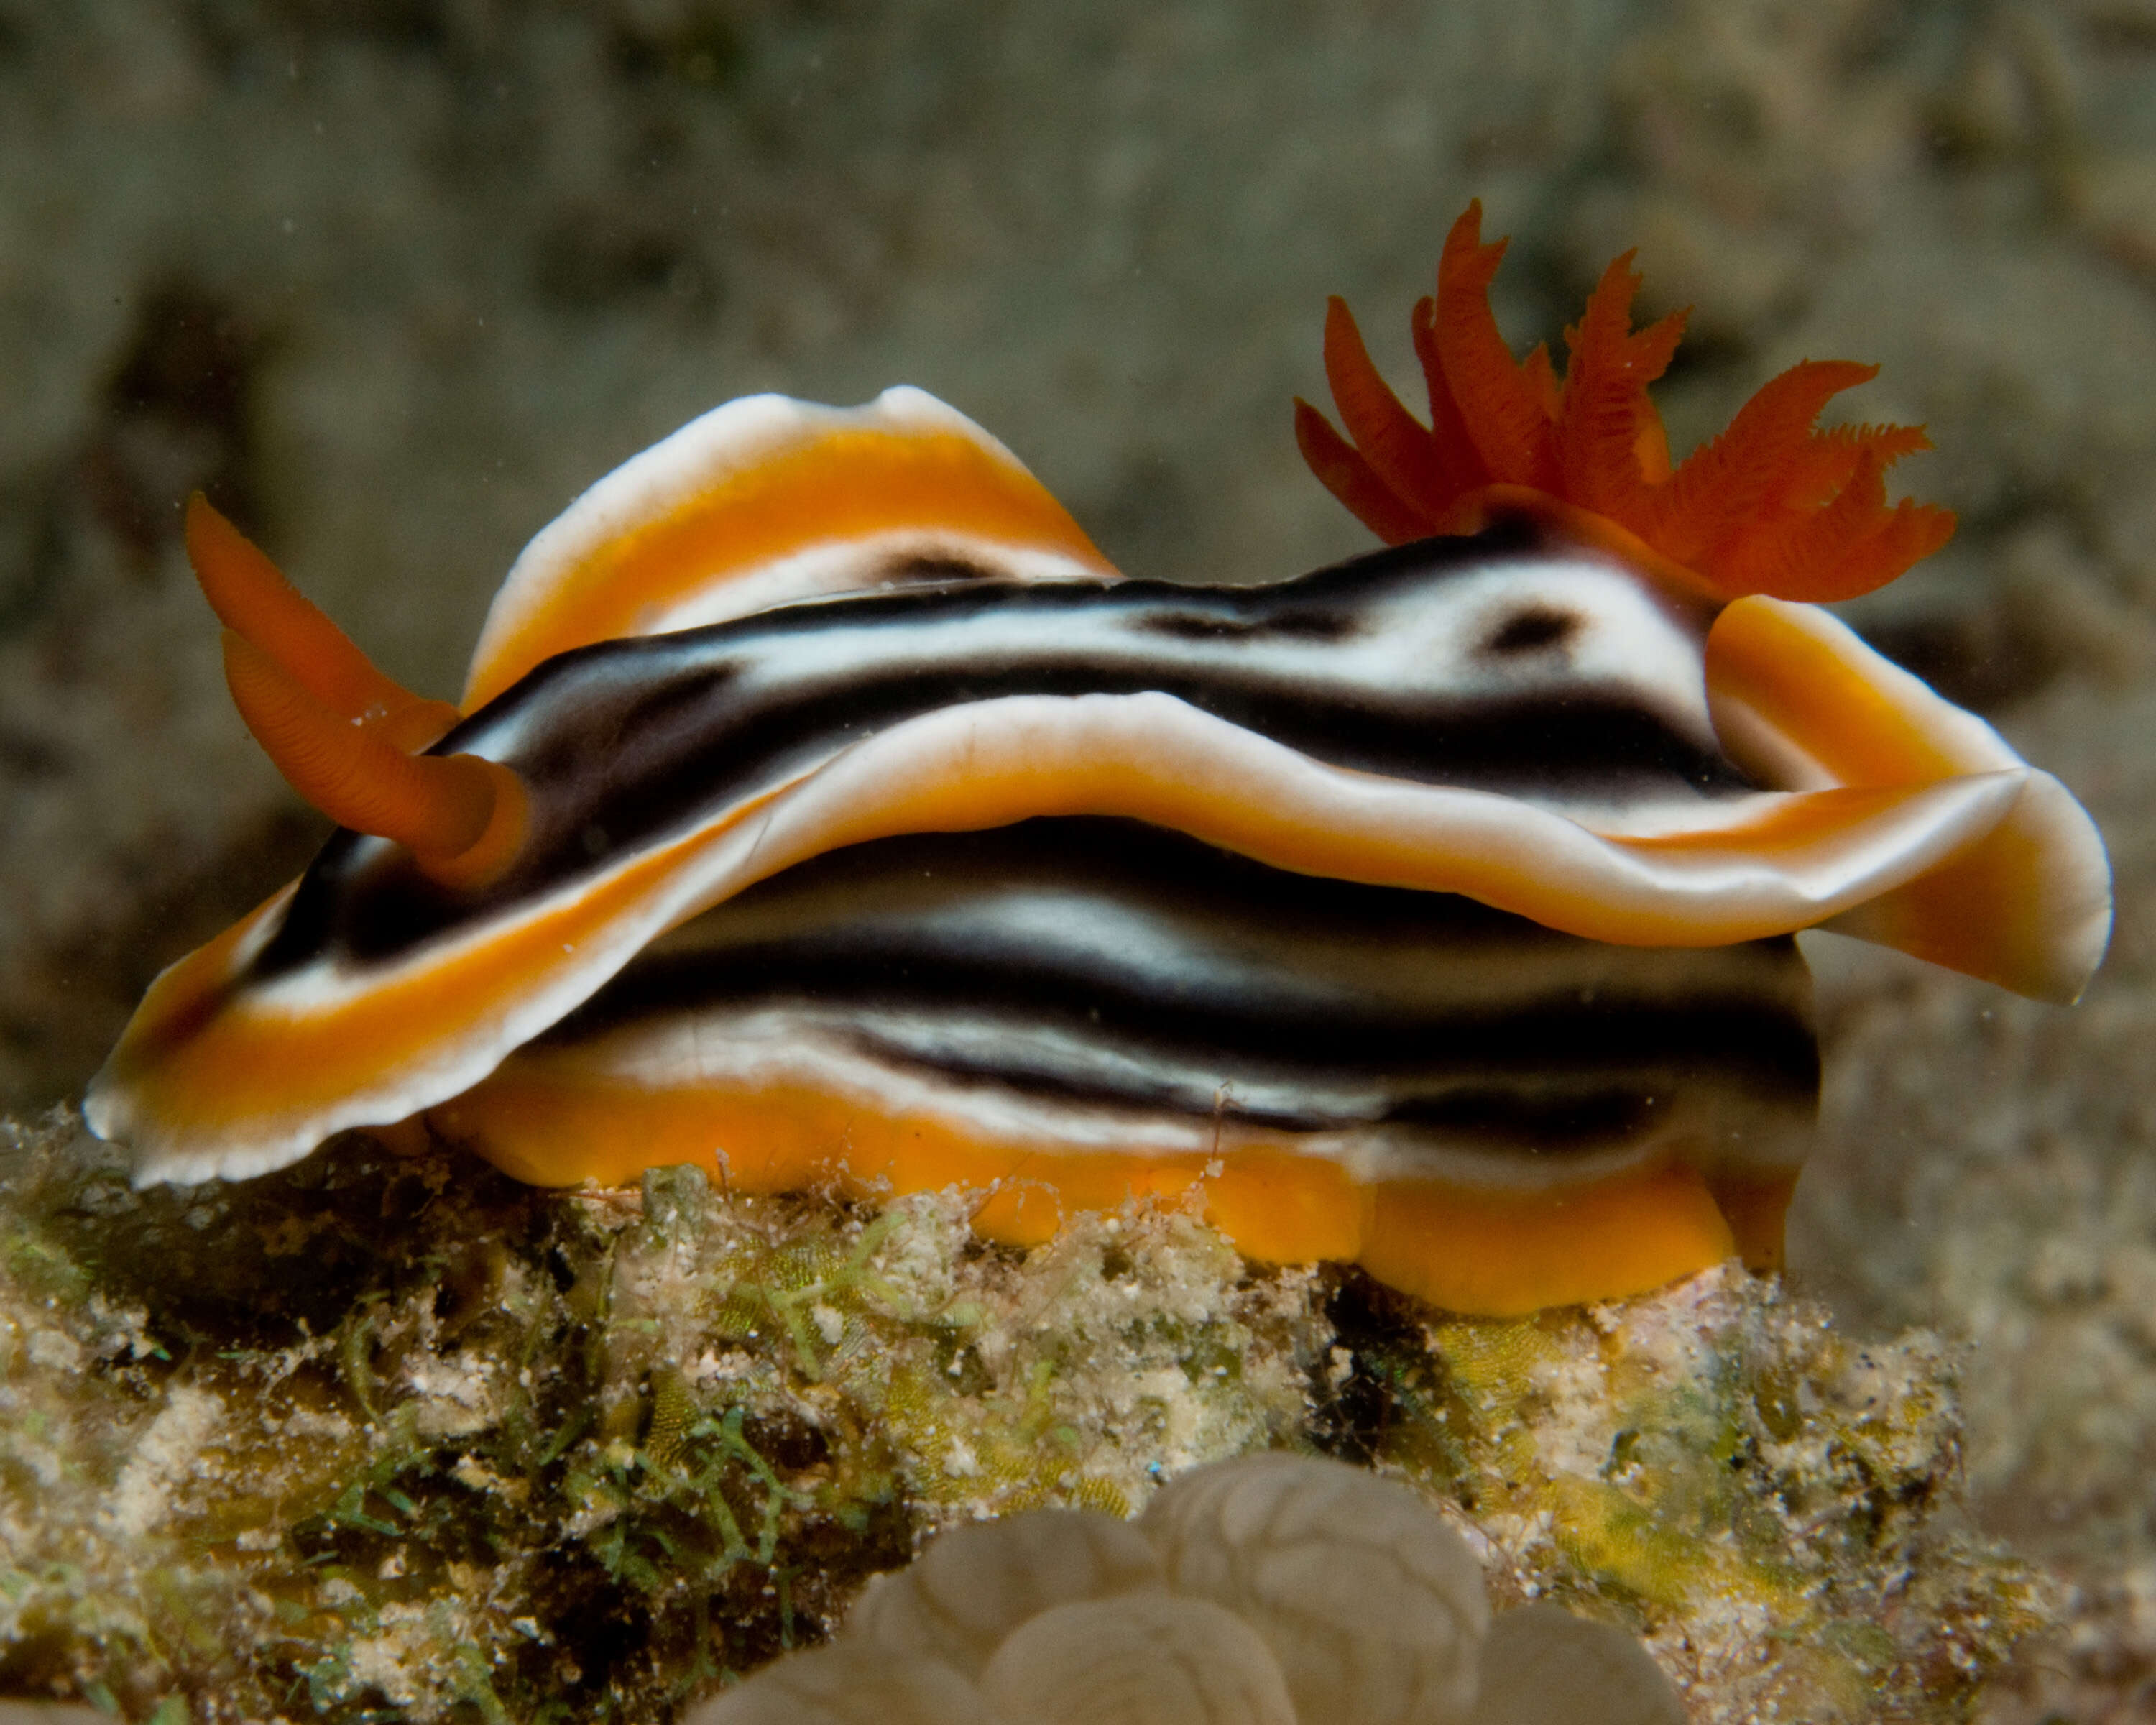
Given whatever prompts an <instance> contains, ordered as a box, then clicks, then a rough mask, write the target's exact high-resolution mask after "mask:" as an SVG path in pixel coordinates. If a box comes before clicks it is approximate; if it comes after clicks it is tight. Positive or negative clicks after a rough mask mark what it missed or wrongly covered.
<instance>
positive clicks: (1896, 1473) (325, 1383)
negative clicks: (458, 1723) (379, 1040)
mask: <svg viewBox="0 0 2156 1725" xmlns="http://www.w3.org/2000/svg"><path fill="white" fill-rule="evenodd" d="M967 1209H968V1204H967V1203H966V1202H965V1201H963V1200H962V1199H958V1198H954V1197H934V1198H918V1199H908V1200H906V1201H905V1202H903V1203H901V1204H894V1205H893V1206H891V1208H890V1209H886V1210H883V1211H880V1212H879V1211H875V1210H871V1209H858V1208H848V1207H844V1206H841V1205H837V1204H830V1203H827V1202H824V1201H822V1200H819V1199H813V1198H811V1199H799V1200H773V1199H743V1198H737V1197H733V1196H731V1195H730V1194H726V1192H724V1191H723V1190H718V1189H712V1188H711V1187H709V1186H708V1185H707V1184H706V1183H705V1181H704V1180H703V1178H701V1176H700V1175H697V1174H696V1173H693V1172H692V1171H687V1170H680V1169H675V1170H667V1171H663V1172H661V1173H655V1174H654V1175H652V1176H649V1178H647V1179H646V1180H645V1182H644V1186H643V1188H642V1189H641V1190H640V1191H630V1192H617V1193H546V1192H540V1191H535V1190H532V1189H526V1188H523V1187H520V1186H516V1185H515V1184H514V1183H511V1182H509V1181H507V1180H506V1179H504V1178H501V1177H500V1176H499V1175H496V1174H495V1173H491V1172H490V1170H488V1169H486V1168H484V1167H482V1166H481V1165H480V1164H478V1163H471V1162H465V1161H452V1160H436V1159H431V1158H429V1159H418V1160H402V1159H399V1158H396V1157H394V1156H392V1155H389V1154H388V1153H386V1152H384V1151H382V1150H381V1149H379V1148H377V1147H375V1146H374V1145H372V1143H371V1142H369V1141H367V1140H365V1139H363V1138H352V1139H347V1140H346V1141H343V1142H341V1143H339V1144H337V1145H336V1146H333V1147H331V1148H330V1149H328V1150H327V1151H326V1152H325V1153H322V1154H321V1155H319V1156H317V1157H316V1158H311V1160H310V1161H308V1162H307V1163H303V1164H302V1165H300V1167H299V1168H295V1169H292V1170H290V1171H289V1172H288V1173H285V1174H283V1175H280V1176H276V1177H273V1178H269V1179H266V1180H263V1181H259V1182H255V1183H249V1184H246V1185H241V1186H234V1187H210V1188H197V1189H185V1190H178V1191H172V1190H164V1191H154V1192H149V1193H139V1194H138V1193H136V1192H134V1191H132V1190H131V1189H129V1188H128V1186H127V1184H126V1180H125V1178H124V1177H123V1175H122V1174H121V1172H120V1171H119V1169H118V1168H117V1167H116V1166H115V1164H114V1163H112V1162H110V1160H107V1159H105V1154H104V1153H103V1152H101V1151H100V1149H98V1147H95V1146H94V1145H92V1144H90V1142H88V1141H87V1140H86V1139H85V1138H84V1137H83V1136H82V1135H81V1134H80V1132H77V1131H76V1130H74V1128H73V1127H72V1126H70V1125H69V1124H68V1123H67V1122H54V1123H51V1124H49V1125H47V1126H44V1127H37V1128H29V1127H18V1128H15V1129H13V1132H12V1135H11V1137H9V1139H8V1141H7V1142H6V1143H5V1144H4V1146H0V1696H18V1697H24V1698H39V1699H42V1698H49V1697H57V1696H69V1695H72V1696H78V1697H84V1698H86V1699H88V1700H90V1701H91V1702H95V1703H96V1704H97V1705H99V1706H100V1707H110V1708H113V1709H116V1710H117V1711H118V1712H120V1713H121V1714H122V1715H124V1716H126V1717H131V1718H136V1719H151V1720H156V1721H157V1722H158V1725H177V1722H179V1721H182V1720H184V1719H193V1720H204V1721H206V1720H211V1719H229V1720H241V1719H245V1720H265V1719H272V1718H279V1717H282V1718H286V1719H298V1718H302V1717H326V1718H333V1719H341V1720H362V1719H370V1718H387V1717H399V1718H409V1719H413V1720H418V1721H433V1720H466V1719H472V1720H483V1721H495V1720H504V1719H514V1720H518V1721H544V1720H552V1719H571V1718H573V1719H577V1720H580V1721H581V1720H613V1719H624V1720H626V1719H647V1718H651V1719H656V1718H665V1717H670V1716H671V1715H672V1714H673V1713H675V1712H678V1711H679V1710H680V1708H681V1707H685V1705H687V1704H688V1703H690V1702H692V1701H694V1700H696V1698H698V1697H701V1696H703V1695H705V1694H706V1693H708V1692H712V1691H714V1690H716V1688H718V1687H719V1686H721V1684H722V1683H724V1682H726V1681H728V1680H730V1679H731V1678H733V1677H737V1676H742V1675H744V1674H746V1673H747V1672H749V1671H752V1670H753V1669H755V1668H757V1667H759V1666H762V1665H764V1664H765V1663H767V1662H768V1661H770V1660H771V1659H773V1657H775V1656H778V1655H779V1654H781V1653H782V1652H783V1651H787V1650H788V1649H791V1648H798V1647H805V1646H808V1645H813V1644H814V1643H815V1642H817V1641H819V1640H822V1639H823V1638H824V1636H825V1635H827V1634H829V1632H830V1630H832V1629H833V1628H834V1626H835V1625H837V1624H838V1623H839V1621H840V1620H842V1619H843V1618H844V1615H845V1613H846V1611H847V1609H848V1608H849V1607H850V1605H851V1604H852V1603H853V1601H854V1600H855V1598H856V1597H857V1596H858V1595H859V1594H860V1592H861V1589H862V1588H863V1586H864V1584H865V1583H866V1582H867V1580H868V1579H869V1578H870V1576H872V1575H874V1574H878V1573H880V1572H884V1571H890V1570H896V1569H899V1568H902V1567H903V1566H904V1565H905V1564H906V1563H907V1562H908V1561H909V1559H910V1558H912V1556H913V1555H914V1553H915V1552H916V1549H917V1548H920V1547H921V1545H922V1543H924V1542H925V1541H927V1539H929V1538H931V1537H932V1535H933V1534H935V1533H936V1532H938V1531H939V1530H941V1529H942V1528H944V1527H949V1526H951V1525H953V1524H957V1523H962V1522H970V1521H973V1520H976V1519H978V1518H980V1517H985V1516H992V1515H996V1516H1000V1515H1007V1514H1010V1513H1013V1512H1019V1511H1024V1510H1029V1509H1037V1508H1081V1509H1086V1510H1090V1511H1093V1512H1099V1513H1101V1514H1103V1515H1106V1516H1110V1517H1128V1516H1131V1515H1133V1514H1135V1513H1137V1512H1139V1511H1140V1510H1141V1509H1142V1508H1143V1507H1145V1506H1146V1505H1147V1502H1149V1501H1150V1500H1152V1498H1153V1497H1154V1494H1155V1492H1156V1490H1157V1488H1158V1486H1159V1484H1160V1483H1161V1482H1162V1481H1165V1480H1167V1479H1169V1478H1172V1477H1174V1476H1179V1475H1182V1474H1184V1473H1186V1472H1187V1471H1188V1470H1190V1469H1192V1468H1193V1467H1195V1466H1199V1465H1200V1464H1203V1463H1206V1462H1209V1461H1219V1460H1221V1459H1223V1458H1226V1457H1230V1456H1235V1455H1244V1454H1247V1453H1250V1452H1253V1451H1258V1450H1301V1451H1304V1452H1328V1453H1330V1454H1332V1455H1335V1456H1337V1457H1339V1458H1341V1459H1342V1460H1344V1461H1349V1462H1353V1463H1356V1464H1359V1465H1361V1466H1365V1467H1369V1468H1373V1469H1374V1470H1376V1471H1378V1473H1380V1474H1383V1475H1386V1476H1390V1477H1391V1478H1392V1479H1393V1480H1394V1481H1399V1485H1398V1486H1396V1487H1394V1489H1400V1490H1408V1489H1412V1490H1414V1491H1416V1492H1418V1493H1419V1495H1420V1496H1421V1497H1423V1498H1424V1500H1425V1501H1426V1502H1428V1503H1430V1505H1431V1506H1433V1507H1434V1508H1435V1511H1436V1512H1438V1513H1439V1514H1440V1515H1442V1516H1443V1517H1445V1519H1446V1520H1447V1521H1449V1522H1450V1524H1451V1525H1452V1527H1454V1529H1455V1531H1456V1532H1458V1534H1459V1535H1460V1538H1463V1539H1464V1540H1465V1541H1466V1543H1467V1545H1468V1547H1469V1548H1470V1549H1471V1551H1472V1552H1473V1553H1474V1554H1475V1556H1476V1558H1478V1559H1479V1561H1480V1563H1481V1567H1482V1568H1483V1571H1484V1574H1485V1577H1486V1582H1487V1585H1488V1587H1489V1589H1490V1594H1491V1599H1492V1601H1493V1603H1494V1604H1496V1606H1497V1608H1498V1609H1499V1611H1500V1622H1502V1621H1503V1618H1504V1614H1505V1613H1507V1611H1510V1610H1514V1609H1517V1608H1518V1607H1520V1606H1521V1605H1522V1604H1523V1603H1524V1602H1527V1601H1529V1600H1541V1601H1544V1602H1553V1603H1555V1604H1560V1605H1562V1606H1563V1608H1565V1609H1566V1610H1568V1612H1570V1613H1571V1614H1573V1615H1575V1616H1578V1617H1581V1618H1586V1619H1594V1620H1600V1621H1603V1622H1605V1623H1608V1624H1610V1625H1615V1626H1617V1627H1618V1628H1620V1629H1622V1630H1625V1632H1627V1633H1628V1634H1630V1635H1635V1636H1638V1637H1640V1638H1642V1639H1643V1640H1644V1642H1645V1645H1646V1646H1647V1647H1648V1648H1649V1650H1650V1651H1651V1652H1652V1654H1653V1655H1654V1656H1655V1658H1656V1660H1657V1661H1658V1662H1659V1663H1660V1664H1661V1667H1662V1669H1663V1670H1664V1671H1666V1673H1667V1674H1668V1675H1669V1676H1670V1677H1671V1679H1672V1681H1674V1682H1675V1683H1676V1685H1677V1686H1678V1688H1679V1690H1680V1692H1681V1693H1682V1694H1683V1696H1684V1697H1685V1702H1686V1707H1687V1708H1688V1710H1689V1712H1690V1713H1691V1717H1693V1718H1694V1719H1696V1720H1720V1719H1729V1720H1732V1721H1733V1720H1737V1719H1740V1718H1776V1717H1779V1718H1784V1719H1789V1720H1804V1721H1807V1722H1820V1721H1830V1720H1838V1719H1848V1720H1852V1721H1854V1720H1856V1719H1860V1718H1862V1719H1866V1720H1869V1719H1872V1718H1876V1717H1897V1718H1908V1719H1938V1720H1948V1719H1955V1718H1961V1717H1967V1716H1968V1715H1969V1711H1970V1709H1971V1707H1972V1705H1973V1702H1974V1697H1975V1696H1976V1694H1977V1692H1978V1691H1979V1686H1980V1685H1981V1683H1982V1681H1983V1679H1984V1676H1985V1674H1986V1673H1987V1672H1988V1671H1989V1670H1990V1669H1991V1668H1992V1667H1993V1666H1994V1665H1995V1664H1996V1663H1997V1662H1998V1661H1999V1660H2000V1659H2001V1658H2003V1657H2004V1656H2005V1653H2006V1651H2008V1650H2009V1649H2010V1647H2011V1646H2012V1645H2013V1643H2014V1642H2015V1640H2017V1639H2019V1638H2020V1636H2021V1635H2024V1634H2025V1633H2026V1632H2027V1631H2029V1630H2031V1629H2033V1628H2035V1627H2038V1626H2039V1625H2040V1624H2041V1623H2042V1622H2043V1620H2045V1619H2046V1615H2047V1613H2048V1611H2049V1609H2050V1594H2049V1590H2048V1587H2047V1584H2046V1583H2045V1582H2044V1581H2043V1580H2042V1579H2041V1578H2040V1577H2039V1576H2038V1575H2037V1574H2035V1573H2034V1572H2032V1571H2031V1570H2030V1569H2029V1568H2027V1567H2025V1566H2024V1565H2022V1564H2020V1563H2017V1562H2015V1560H2013V1559H2012V1558H2010V1557H2008V1556H2006V1555H2005V1554H2004V1553H2001V1552H2000V1551H1999V1550H1997V1549H1996V1548H1992V1547H1989V1546H1987V1545H1985V1544H1984V1543H1980V1542H1979V1541H1977V1540H1975V1539H1974V1538H1972V1537H1970V1536H1969V1535H1968V1534H1967V1533H1965V1532H1963V1531H1961V1530H1960V1529H1959V1527H1958V1522H1957V1518H1956V1516H1955V1514H1954V1512H1953V1511H1954V1497H1955V1490H1956V1482H1957V1466H1958V1438H1957V1434H1958V1416H1957V1413H1956V1404H1955V1399H1954V1367H1955V1361H1954V1358H1953V1356H1952V1354H1951V1353H1949V1352H1948V1350H1947V1349H1946V1348H1943V1346H1942V1345H1941V1344H1940V1343H1938V1342H1936V1341H1935V1340H1933V1338H1931V1337H1928V1336H1927V1335H1925V1334H1923V1333H1922V1332H1917V1333H1915V1334H1912V1335H1910V1336H1907V1337H1902V1338H1901V1339H1900V1340H1898V1341H1896V1342H1893V1343H1888V1344H1885V1345H1881V1346H1876V1347H1871V1348H1859V1347H1857V1346H1856V1345H1854V1344H1852V1343H1848V1342H1846V1341H1845V1340H1844V1339H1842V1338H1841V1337H1840V1336H1838V1335H1837V1334H1836V1332H1835V1331H1834V1330H1833V1329H1832V1328H1831V1327H1830V1326H1829V1324H1828V1323H1827V1322H1826V1321H1825V1318H1824V1317H1823V1316H1822V1315H1821V1314H1820V1312H1818V1311H1817V1310H1815V1309H1813V1308H1811V1307H1807V1306H1805V1305H1804V1304H1802V1303H1800V1302H1796V1301H1790V1300H1788V1299H1786V1298H1784V1296H1781V1295H1780V1294H1779V1292H1778V1291H1777V1290H1776V1288H1775V1286H1774V1284H1772V1283H1770V1282H1761V1281H1754V1280H1753V1279H1750V1278H1748V1277H1747V1276H1743V1274H1741V1273H1740V1272H1738V1271H1734V1270H1731V1271H1727V1272H1712V1273H1710V1274H1708V1275H1706V1276H1701V1277H1698V1278H1696V1279H1694V1280H1693V1281H1690V1282H1688V1283H1685V1284H1681V1285H1680V1286H1676V1287H1674V1288H1671V1289H1669V1290H1666V1291H1663V1292H1661V1293H1659V1294H1656V1295H1653V1296H1646V1297H1643V1298H1640V1299H1637V1300H1633V1301H1622V1302H1615V1303H1612V1304H1610V1305H1608V1306H1604V1307H1594V1308H1590V1309H1588V1310H1584V1311H1579V1310H1572V1311H1563V1312H1550V1313H1545V1314H1543V1315H1542V1316H1541V1317H1537V1318H1534V1319H1532V1320H1526V1321H1518V1322H1496V1321H1481V1320H1477V1321H1467V1320H1460V1319H1455V1318H1449V1317H1445V1316H1444V1315H1442V1314H1438V1313H1435V1312H1430V1311H1429V1310H1428V1309H1426V1308H1423V1307H1416V1306H1414V1305H1413V1304H1411V1303H1409V1302H1407V1301H1402V1300H1399V1299H1397V1298H1395V1297H1394V1296H1389V1295H1388V1294H1386V1293H1384V1292H1383V1291H1382V1290H1379V1289H1378V1288H1376V1287H1375V1286H1373V1285H1372V1284H1370V1283H1368V1282H1367V1281H1364V1280H1363V1279H1362V1278H1360V1277H1358V1276H1342V1275H1341V1274H1339V1273H1338V1272H1336V1271H1328V1270H1310V1269H1301V1270H1254V1269H1253V1268H1251V1267H1250V1266H1247V1265H1245V1263H1243V1262H1242V1260H1240V1259H1239V1258H1238V1257H1237V1256H1236V1255H1235V1253H1234V1252H1233V1251H1232V1250H1230V1249H1229V1248H1228V1247H1227V1246H1226V1245H1224V1242H1222V1241H1221V1240H1220V1239H1219V1237H1218V1236H1217V1235H1214V1233H1213V1232H1212V1230H1209V1229H1208V1228H1207V1227H1205V1226H1204V1224H1202V1223H1201V1222H1199V1221H1198V1220H1197V1219H1194V1218H1193V1217H1192V1216H1190V1215H1188V1214H1181V1213H1178V1212H1175V1211H1163V1210H1158V1209H1142V1210H1133V1211H1132V1212H1129V1213H1127V1214H1122V1215H1120V1216H1110V1217H1105V1218H1096V1219H1086V1220H1082V1221H1081V1222H1079V1223H1077V1224H1074V1225H1073V1226H1072V1227H1071V1228H1070V1229H1068V1230H1066V1231H1065V1234H1064V1235H1062V1236H1061V1237H1060V1239H1058V1240H1056V1241H1055V1243H1053V1244H1052V1245H1049V1246H1046V1247H1044V1248H1041V1249H1039V1250H1035V1251H1034V1252H1032V1253H1030V1254H1025V1255H1019V1254H1014V1253H1009V1252H1006V1251H1003V1250H998V1249H995V1248H990V1247H983V1246H982V1245H979V1244H978V1242H976V1241H974V1240H973V1239H972V1237H971V1235H970V1234H969V1232H968V1228H967V1225H966V1214H967Z"/></svg>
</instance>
